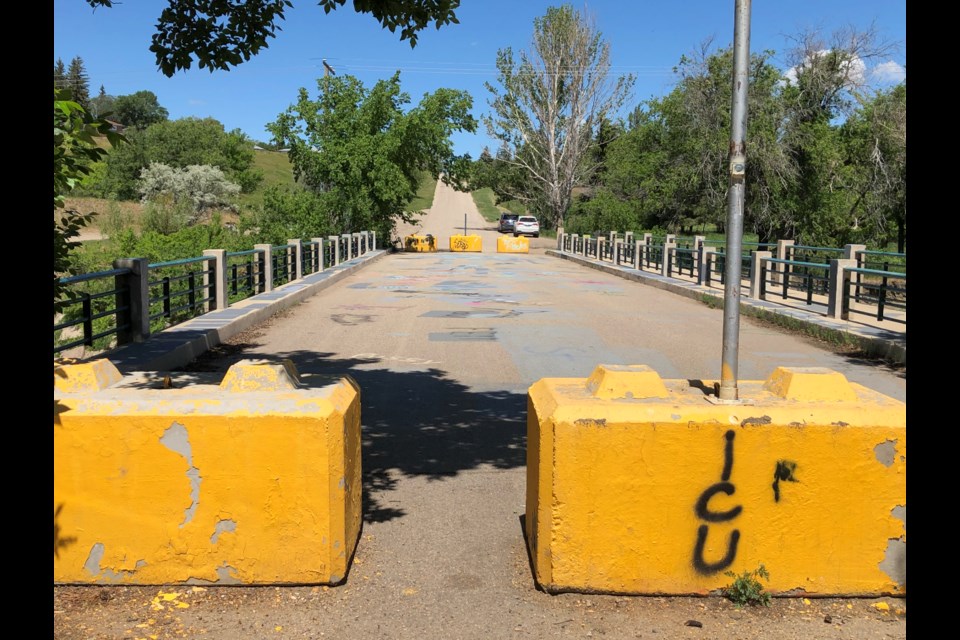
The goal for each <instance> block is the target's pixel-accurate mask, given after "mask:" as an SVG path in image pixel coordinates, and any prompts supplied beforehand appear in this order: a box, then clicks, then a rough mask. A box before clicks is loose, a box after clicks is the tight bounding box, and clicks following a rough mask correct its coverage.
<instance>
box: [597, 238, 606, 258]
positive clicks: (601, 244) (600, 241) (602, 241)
mask: <svg viewBox="0 0 960 640" xmlns="http://www.w3.org/2000/svg"><path fill="white" fill-rule="evenodd" d="M606 244H607V239H606V238H604V237H603V236H598V237H597V255H595V256H594V258H596V259H597V260H603V257H604V255H606V246H605V245H606Z"/></svg>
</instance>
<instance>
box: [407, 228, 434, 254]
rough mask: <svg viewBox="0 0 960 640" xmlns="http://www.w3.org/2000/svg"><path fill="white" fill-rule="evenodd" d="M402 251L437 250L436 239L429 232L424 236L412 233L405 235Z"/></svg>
mask: <svg viewBox="0 0 960 640" xmlns="http://www.w3.org/2000/svg"><path fill="white" fill-rule="evenodd" d="M403 250H404V251H414V252H419V253H428V252H430V251H436V250H437V239H436V237H434V236H433V235H431V234H429V233H428V234H427V235H425V236H419V235H416V234H414V235H412V236H407V237H406V238H405V239H404V241H403Z"/></svg>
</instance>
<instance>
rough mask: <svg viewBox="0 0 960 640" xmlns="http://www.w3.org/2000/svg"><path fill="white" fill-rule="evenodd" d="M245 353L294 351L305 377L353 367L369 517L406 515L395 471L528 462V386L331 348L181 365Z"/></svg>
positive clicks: (215, 366) (225, 363)
mask: <svg viewBox="0 0 960 640" xmlns="http://www.w3.org/2000/svg"><path fill="white" fill-rule="evenodd" d="M245 357H257V358H263V359H269V360H273V359H276V360H282V359H290V360H292V361H293V363H294V364H295V365H296V367H297V371H298V372H299V373H300V375H301V376H302V377H304V378H307V377H310V376H313V375H324V376H327V375H336V374H349V375H350V376H352V377H353V378H354V379H355V380H356V381H357V383H358V384H359V385H360V393H361V424H362V468H363V505H364V507H363V511H364V520H365V521H367V522H383V521H387V520H392V519H394V518H399V517H402V516H404V515H406V512H405V511H404V510H403V509H399V508H396V507H392V506H390V498H389V495H388V494H389V493H390V492H391V491H393V490H394V489H395V488H396V484H397V478H398V476H402V475H407V476H414V475H419V476H427V478H428V479H430V480H441V479H443V478H445V477H450V476H454V475H456V474H458V473H460V472H461V471H465V470H469V469H475V468H477V467H480V466H482V465H490V466H493V467H495V468H497V469H510V468H515V467H522V466H524V465H525V464H526V409H527V397H526V394H525V393H512V392H509V391H488V392H478V391H472V390H470V389H469V388H468V387H466V386H465V385H463V384H461V383H459V382H457V381H456V380H453V379H450V378H449V377H447V376H446V374H445V373H444V372H443V371H441V370H439V369H428V370H420V371H405V372H397V371H390V370H388V369H385V368H376V369H374V368H370V365H376V364H377V363H378V362H379V361H378V360H372V359H361V358H347V359H342V358H335V357H333V354H331V353H321V352H316V351H306V350H298V351H288V352H280V353H276V354H273V355H271V356H269V357H264V356H261V355H260V354H257V355H256V356H253V355H252V354H245V353H243V349H234V350H232V351H231V352H230V353H222V354H221V356H220V357H216V356H215V355H214V354H211V355H210V356H208V357H206V358H204V359H203V361H202V362H196V361H195V363H191V365H188V366H187V367H184V369H186V370H187V371H189V370H191V369H193V370H197V368H198V369H200V370H202V371H204V372H217V373H219V374H220V375H221V376H222V374H223V373H226V371H227V369H228V368H229V367H230V365H232V364H234V363H235V362H237V361H239V360H242V359H243V358H245Z"/></svg>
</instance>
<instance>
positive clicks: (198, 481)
mask: <svg viewBox="0 0 960 640" xmlns="http://www.w3.org/2000/svg"><path fill="white" fill-rule="evenodd" d="M197 375H198V374H177V373H172V374H170V375H168V376H157V375H156V374H133V375H128V376H123V377H121V376H120V375H119V372H117V371H116V367H114V366H113V364H112V363H110V362H109V361H107V360H101V361H98V362H96V363H92V364H76V365H68V366H62V367H59V368H55V370H54V380H55V384H54V427H53V437H54V440H53V443H54V450H53V460H54V473H53V482H54V486H53V509H54V515H53V531H54V536H53V538H54V543H53V554H54V560H53V579H54V582H55V583H96V584H173V583H181V584H187V583H189V584H244V585H253V584H336V583H339V582H341V581H342V580H343V579H344V578H345V576H346V575H347V569H348V567H349V562H350V561H351V558H352V556H353V552H354V549H355V548H356V544H357V539H358V537H359V534H360V524H361V477H360V392H359V388H358V387H357V385H356V383H355V382H354V381H353V380H352V379H351V378H349V377H348V376H344V377H321V376H300V375H298V373H297V371H296V368H295V367H294V366H293V363H292V362H289V361H286V362H282V363H272V364H269V363H257V362H252V361H245V362H242V363H238V364H236V365H234V366H233V367H231V368H230V370H229V372H228V373H227V375H226V377H225V378H224V379H223V381H222V383H221V384H219V385H218V384H216V381H212V382H211V383H210V384H204V383H200V382H197V381H196V377H197ZM151 376H153V377H151ZM190 377H192V379H190ZM74 383H75V384H74Z"/></svg>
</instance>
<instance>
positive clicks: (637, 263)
mask: <svg viewBox="0 0 960 640" xmlns="http://www.w3.org/2000/svg"><path fill="white" fill-rule="evenodd" d="M643 246H644V244H643V242H642V241H640V240H634V242H633V268H634V269H636V270H637V271H640V267H641V265H642V264H643V260H642V256H643Z"/></svg>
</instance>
